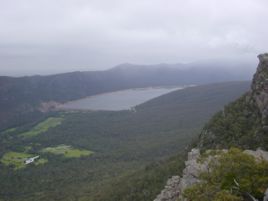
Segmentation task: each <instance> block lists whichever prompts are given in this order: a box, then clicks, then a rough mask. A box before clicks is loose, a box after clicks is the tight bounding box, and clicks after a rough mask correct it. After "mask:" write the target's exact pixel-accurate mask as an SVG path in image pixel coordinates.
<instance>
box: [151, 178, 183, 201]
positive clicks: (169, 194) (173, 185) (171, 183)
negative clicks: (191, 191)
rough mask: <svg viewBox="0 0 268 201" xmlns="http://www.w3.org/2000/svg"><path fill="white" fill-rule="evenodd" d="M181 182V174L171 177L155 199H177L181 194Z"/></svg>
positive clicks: (172, 200) (165, 200) (167, 200)
mask: <svg viewBox="0 0 268 201" xmlns="http://www.w3.org/2000/svg"><path fill="white" fill-rule="evenodd" d="M179 183H180V177H179V176H173V177H171V178H170V179H169V180H168V181H167V184H166V186H165V188H164V189H163V190H162V191H161V193H160V194H159V195H158V196H157V198H156V199H154V201H176V200H177V198H178V196H179Z"/></svg>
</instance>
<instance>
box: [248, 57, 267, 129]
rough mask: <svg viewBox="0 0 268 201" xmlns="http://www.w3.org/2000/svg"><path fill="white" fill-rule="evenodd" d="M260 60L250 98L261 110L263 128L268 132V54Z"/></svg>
mask: <svg viewBox="0 0 268 201" xmlns="http://www.w3.org/2000/svg"><path fill="white" fill-rule="evenodd" d="M258 58H259V60H260V63H259V65H258V68H257V72H256V73H255V75H254V77H253V81H252V85H251V93H250V96H251V98H252V101H253V103H255V104H256V105H257V107H258V109H259V112H260V114H261V117H262V126H263V128H264V129H265V130H268V54H261V55H259V56H258Z"/></svg>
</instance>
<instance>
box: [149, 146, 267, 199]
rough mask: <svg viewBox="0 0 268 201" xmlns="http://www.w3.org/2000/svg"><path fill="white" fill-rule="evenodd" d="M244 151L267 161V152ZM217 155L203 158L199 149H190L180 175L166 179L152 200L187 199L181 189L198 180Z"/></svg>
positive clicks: (208, 151) (265, 196)
mask: <svg viewBox="0 0 268 201" xmlns="http://www.w3.org/2000/svg"><path fill="white" fill-rule="evenodd" d="M217 151H218V152H220V153H222V152H227V151H228V150H226V149H223V150H217ZM210 152H211V150H207V153H210ZM244 153H246V154H249V155H252V156H254V157H255V158H256V159H257V160H267V161H268V152H267V151H263V150H260V149H258V150H256V151H253V150H245V151H244ZM217 157H218V155H217V154H215V153H214V154H213V155H208V156H207V157H206V159H205V160H202V162H200V159H201V154H200V150H199V149H192V150H191V151H190V152H189V153H188V159H187V161H185V168H184V170H183V174H182V176H181V177H179V176H173V177H172V178H171V179H169V180H168V181H167V184H166V186H165V188H164V189H163V190H162V191H161V193H160V194H159V195H158V196H157V198H156V199H155V200H154V201H176V200H180V201H187V200H186V199H185V198H183V196H182V194H183V191H184V190H185V189H186V188H188V187H190V186H192V185H193V184H196V183H198V182H200V180H199V175H200V173H201V172H204V171H209V170H208V164H209V162H210V161H211V160H217ZM263 200H264V201H268V189H267V191H266V193H265V195H264V199H263Z"/></svg>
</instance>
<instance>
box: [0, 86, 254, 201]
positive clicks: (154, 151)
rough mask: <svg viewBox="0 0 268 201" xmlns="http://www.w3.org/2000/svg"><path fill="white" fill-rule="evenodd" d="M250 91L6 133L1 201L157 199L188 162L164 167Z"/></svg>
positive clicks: (70, 117)
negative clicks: (30, 160)
mask: <svg viewBox="0 0 268 201" xmlns="http://www.w3.org/2000/svg"><path fill="white" fill-rule="evenodd" d="M248 88H249V82H230V83H219V84H210V85H203V86H197V87H190V88H186V89H183V90H179V91H175V92H172V93H170V94H167V95H164V96H161V97H158V98H156V99H153V100H151V101H149V102H147V103H144V104H142V105H140V106H137V108H136V112H133V111H119V112H75V113H72V112H59V113H56V114H54V116H53V117H50V118H49V119H44V120H43V121H41V122H39V121H38V122H33V123H32V124H28V125H23V126H21V127H17V128H12V129H9V130H6V131H4V132H2V133H1V135H0V158H1V159H0V160H1V163H0V178H1V180H0V197H1V198H3V199H4V200H5V201H9V200H11V201H18V200H20V201H24V200H27V201H35V200H40V201H46V200H79V201H80V200H81V201H84V200H94V201H99V200H105V201H109V200H113V201H118V200H131V201H132V200H139V201H147V200H150V199H153V198H154V197H155V196H156V194H157V193H158V191H159V190H160V189H161V187H162V186H163V185H164V182H165V179H166V178H167V177H169V176H170V175H172V174H174V171H177V169H176V168H175V167H181V166H182V165H181V163H180V161H179V162H176V161H174V160H171V161H170V162H168V164H165V163H163V162H157V161H159V160H165V159H166V158H168V157H170V156H172V155H174V154H176V153H178V152H181V151H183V150H184V149H185V147H187V145H188V144H189V143H191V141H192V139H193V138H194V137H196V136H197V135H198V133H199V132H200V130H201V128H202V126H203V124H204V123H205V122H206V121H207V120H208V119H209V118H210V117H211V115H212V114H213V113H214V112H216V111H218V110H220V109H221V108H222V107H223V106H224V105H225V104H227V103H228V102H230V101H232V100H234V99H236V98H237V97H239V96H240V95H241V94H243V93H244V92H245V91H247V90H248ZM51 122H52V123H53V124H52V125H51ZM70 146H71V147H72V148H74V149H75V153H77V152H78V153H80V152H79V150H82V151H84V152H85V151H90V152H89V153H93V154H91V155H90V156H83V157H79V155H78V156H77V155H75V156H76V157H74V158H72V157H64V154H65V152H66V150H67V152H66V153H67V154H68V149H70ZM62 150H65V152H64V151H62ZM44 151H45V152H44ZM55 152H56V153H58V152H60V153H63V154H61V155H57V154H56V155H55V154H53V153H55ZM82 153H83V152H82ZM86 153H87V152H86ZM25 154H26V156H35V155H39V156H40V160H41V161H42V163H41V164H36V165H35V164H31V165H29V166H26V167H25V165H24V164H21V163H19V162H18V161H16V160H15V159H14V158H12V157H14V156H21V157H22V156H25ZM67 156H68V155H67ZM14 160H15V161H14ZM150 163H153V164H152V165H149V164H150ZM147 165H148V166H147ZM174 165H176V166H174ZM145 166H147V167H145ZM20 167H21V168H20ZM16 168H18V169H16ZM158 170H159V171H160V173H159V174H158V173H157V172H158ZM144 171H145V172H144ZM154 175H155V176H154ZM144 179H145V180H144ZM147 182H149V183H150V182H151V183H150V185H147V184H146V183H147ZM132 184H133V185H132ZM118 189H120V191H118ZM138 189H144V190H143V191H139V190H138ZM119 198H120V199H119Z"/></svg>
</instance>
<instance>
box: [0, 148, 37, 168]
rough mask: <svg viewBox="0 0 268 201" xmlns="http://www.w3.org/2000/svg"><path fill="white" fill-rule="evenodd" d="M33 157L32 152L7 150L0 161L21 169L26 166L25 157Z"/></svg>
mask: <svg viewBox="0 0 268 201" xmlns="http://www.w3.org/2000/svg"><path fill="white" fill-rule="evenodd" d="M31 157H33V155H32V154H27V153H21V152H7V153H6V154H5V155H4V156H3V157H2V159H1V162H2V163H3V164H5V165H6V166H12V167H14V169H21V168H24V167H25V166H26V164H25V163H24V161H25V160H26V159H27V158H31Z"/></svg>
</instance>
